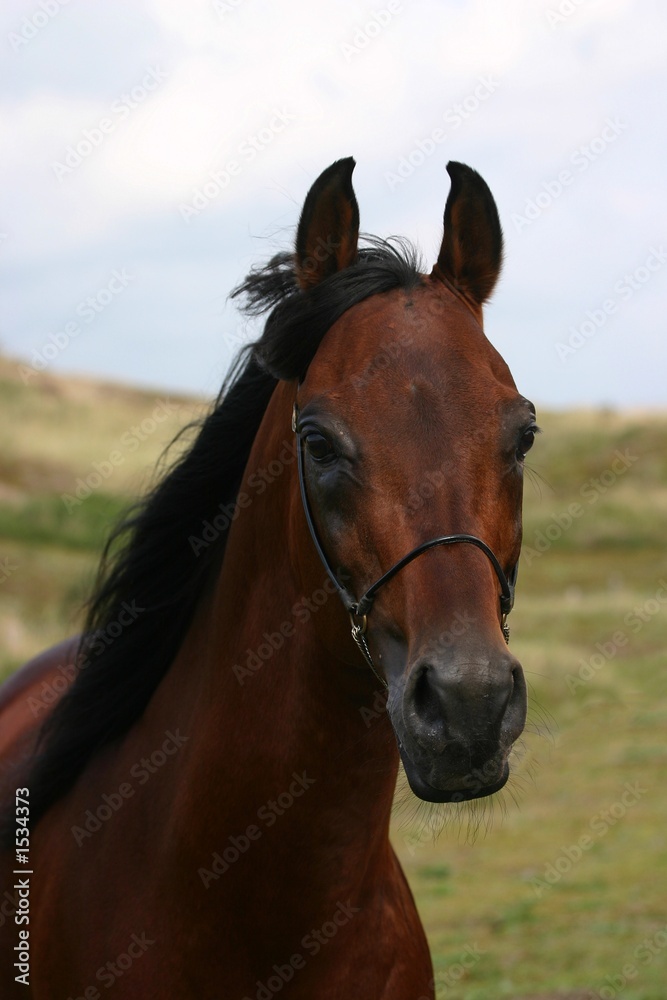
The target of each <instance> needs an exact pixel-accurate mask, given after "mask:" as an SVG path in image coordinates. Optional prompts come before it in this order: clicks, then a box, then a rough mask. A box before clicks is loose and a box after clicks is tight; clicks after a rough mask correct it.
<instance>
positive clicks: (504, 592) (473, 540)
mask: <svg viewBox="0 0 667 1000" xmlns="http://www.w3.org/2000/svg"><path fill="white" fill-rule="evenodd" d="M298 414H299V410H298V407H297V405H296V403H295V404H294V409H293V410H292V430H293V431H294V432H295V433H296V432H297V419H298ZM296 455H297V466H298V470H299V486H300V487H301V500H302V502H303V510H304V513H305V515H306V523H307V524H308V529H309V531H310V534H311V537H312V539H313V544H314V545H315V549H316V551H317V554H318V555H319V557H320V559H321V561H322V565H323V566H324V568H325V570H326V571H327V573H328V575H329V578H330V579H331V582H332V583H333V585H334V587H335V588H336V592H337V593H338V596H339V597H340V599H341V601H342V602H343V605H344V606H345V609H346V610H347V612H348V613H349V615H350V622H351V624H352V638H353V639H354V641H355V642H356V644H357V646H358V647H359V649H360V650H361V652H362V654H363V656H364V659H365V660H366V662H367V663H368V665H369V667H370V668H371V670H372V671H373V673H374V674H375V676H376V677H377V678H378V680H380V681H382V683H383V684H384V685H385V687H386V686H387V684H386V681H385V680H384V678H383V677H381V676H380V675H379V674H378V672H377V670H376V669H375V665H374V663H373V659H372V657H371V653H370V649H369V648H368V643H367V642H366V627H367V624H368V614H369V612H370V610H371V608H372V607H373V601H374V600H375V597H376V595H377V592H378V590H380V588H381V587H384V585H385V583H389V581H390V580H391V579H392V578H393V577H395V576H396V574H397V573H398V572H400V570H402V569H403V567H404V566H407V565H408V563H410V562H412V560H413V559H416V558H417V556H420V555H421V554H422V553H423V552H427V551H428V549H432V548H434V547H435V546H436V545H455V544H457V543H459V542H466V543H467V544H469V545H475V546H477V548H478V549H481V550H482V552H483V553H484V555H485V556H486V557H487V558H488V559H489V561H490V563H491V565H492V566H493V568H494V570H495V571H496V576H497V577H498V580H499V581H500V589H501V594H500V614H501V628H502V632H503V635H504V637H505V642H507V643H509V641H510V628H509V625H508V624H507V616H508V615H509V613H510V611H511V610H512V607H513V605H514V590H515V587H516V578H517V573H518V569H519V564H518V563H516V565H515V566H514V567H513V568H512V570H511V572H510V574H509V576H506V575H505V572H504V570H503V568H502V566H501V565H500V563H499V562H498V559H497V558H496V556H495V554H494V553H493V551H492V550H491V549H490V548H489V546H488V545H487V544H486V542H483V541H482V539H481V538H477V536H476V535H440V536H439V537H438V538H431V539H430V541H428V542H422V543H421V545H417V546H416V547H415V548H414V549H412V551H411V552H408V554H407V555H406V556H403V558H402V559H399V560H398V562H397V563H394V565H393V566H392V567H391V569H388V570H387V572H386V573H383V575H382V576H381V577H380V578H379V579H378V580H376V581H375V583H374V584H372V585H371V586H370V587H369V588H368V590H367V591H366V593H365V594H363V596H362V597H360V598H359V600H358V601H357V600H355V598H354V596H353V594H351V593H350V591H349V590H348V589H347V587H345V586H344V585H343V584H342V583H340V582H339V580H338V579H337V577H336V574H335V573H334V571H333V569H332V568H331V564H330V563H329V560H328V559H327V557H326V555H325V552H324V549H323V548H322V543H321V542H320V539H319V537H318V534H317V529H316V527H315V522H314V521H313V515H312V512H311V509H310V503H309V501H308V492H307V490H306V477H305V471H304V464H303V440H302V439H301V437H300V436H299V435H298V434H297V449H296Z"/></svg>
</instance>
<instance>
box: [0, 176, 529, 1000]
mask: <svg viewBox="0 0 667 1000" xmlns="http://www.w3.org/2000/svg"><path fill="white" fill-rule="evenodd" d="M354 166H355V161H354V159H353V158H351V157H349V158H346V159H341V160H337V161H336V162H335V163H333V164H332V165H331V166H330V167H328V168H327V169H326V170H325V171H324V172H323V173H322V174H321V175H320V177H319V178H318V179H317V180H316V181H315V182H314V184H313V185H312V187H311V188H310V190H309V192H308V194H307V197H306V199H305V202H304V204H303V208H302V211H301V214H300V217H299V220H298V225H297V228H296V241H295V246H294V249H293V250H291V251H289V252H282V253H278V254H276V255H275V256H274V257H273V258H272V259H271V260H270V261H269V262H268V264H265V265H263V266H259V265H258V266H256V267H255V268H253V270H251V272H250V274H249V275H248V276H247V278H246V279H245V280H244V282H243V283H242V284H241V285H240V286H239V287H238V288H236V289H235V290H234V291H233V293H232V295H233V296H234V297H235V298H238V299H239V300H240V301H241V302H242V303H243V304H244V308H245V309H246V311H247V312H248V314H249V315H261V314H263V313H268V317H267V319H266V322H265V326H264V329H263V332H262V334H261V336H259V338H258V339H257V340H256V341H255V342H254V343H252V344H251V345H249V346H248V347H246V348H245V350H243V351H242V352H241V353H240V355H239V357H238V359H237V362H236V364H235V366H234V367H233V369H232V371H231V373H230V375H229V376H228V378H227V381H226V383H225V385H224V386H223V389H222V390H221V393H220V395H219V397H218V399H217V400H216V401H215V403H214V404H213V405H212V407H211V409H210V411H209V413H208V415H207V416H206V417H204V418H203V419H202V421H201V422H200V425H199V426H198V428H197V429H196V432H195V433H194V434H193V440H191V441H190V443H189V444H188V445H187V446H184V448H183V449H182V452H181V453H180V455H179V457H178V458H177V459H176V461H175V462H174V464H173V465H172V467H171V468H170V469H169V470H168V471H167V473H166V474H165V475H164V476H163V478H162V479H161V480H160V481H159V482H158V483H157V485H156V486H155V487H154V489H153V490H152V492H151V493H150V494H149V495H148V496H147V497H146V498H145V499H144V500H143V501H141V502H140V504H139V506H138V507H135V508H133V509H132V510H131V511H130V513H129V514H128V516H127V517H126V518H125V520H124V521H123V523H122V524H121V525H120V526H119V527H118V528H117V530H116V531H115V532H114V533H113V534H112V537H111V539H110V541H109V544H108V546H107V549H106V550H105V553H104V557H103V560H102V568H101V575H100V578H99V581H98V583H97V585H96V589H95V592H94V594H93V597H92V599H91V604H90V607H89V611H88V617H87V619H86V622H85V625H84V627H83V631H82V634H81V636H78V637H73V638H71V639H69V640H67V641H65V642H64V643H62V644H61V645H59V646H57V647H55V648H54V649H52V650H49V651H47V652H45V653H43V654H42V655H41V656H38V657H37V658H36V659H34V660H33V661H32V662H30V663H29V664H27V665H26V666H25V667H23V668H22V669H21V670H20V671H18V672H17V673H16V674H15V675H14V676H13V677H12V678H11V679H10V680H9V681H8V682H7V683H6V684H5V686H4V688H3V689H2V692H1V693H0V713H1V715H0V717H1V719H2V725H1V727H0V732H1V733H2V737H1V738H0V751H1V755H2V756H1V759H2V769H1V771H0V793H1V795H2V802H3V809H4V813H3V815H4V816H5V821H4V824H3V829H4V835H3V855H2V856H3V863H2V864H3V868H2V870H3V882H4V891H3V894H2V902H1V904H0V923H1V926H0V935H1V942H2V952H1V953H2V962H3V972H2V976H3V983H4V986H3V990H4V992H3V996H5V997H9V998H12V997H31V998H34V1000H56V998H58V1000H64V998H66V997H68V998H71V1000H75V998H85V1000H91V998H93V1000H94V998H98V997H103V996H106V995H107V994H106V992H105V991H106V990H107V989H111V988H113V989H115V993H114V994H113V995H116V996H122V997H123V998H125V1000H135V998H141V1000H146V998H159V1000H194V998H197V1000H221V998H225V1000H227V998H232V1000H236V998H238V1000H266V998H269V997H273V996H275V995H278V994H279V993H281V991H282V992H283V993H284V995H286V996H289V997H290V998H292V1000H303V998H308V1000H312V998H313V997H318V998H325V1000H341V998H346V1000H347V998H349V997H350V996H356V997H364V998H369V1000H370V998H373V1000H428V998H433V996H434V981H433V967H432V962H431V958H430V954H429V948H428V945H427V940H426V936H425V932H424V929H423V927H422V924H421V922H420V919H419V916H418V913H417V910H416V906H415V903H414V900H413V896H412V894H411V891H410V888H409V886H408V884H407V881H406V878H405V876H404V874H403V871H402V869H401V867H400V865H399V862H398V860H397V857H396V855H395V853H394V851H393V849H392V846H391V844H390V840H389V824H390V817H391V812H392V800H393V795H394V789H395V785H396V780H397V773H398V770H399V762H400V761H402V765H403V768H404V771H405V775H406V776H407V781H408V783H409V785H410V787H411V788H412V791H413V792H414V793H415V795H416V796H417V797H418V798H419V799H421V800H424V801H426V802H430V803H463V802H466V801H470V800H475V799H478V798H483V797H485V796H489V795H493V794H494V793H496V792H498V791H499V789H501V788H502V787H503V785H504V784H505V783H506V781H507V780H508V776H509V772H510V763H511V761H510V758H511V752H512V748H513V746H514V744H515V742H516V741H517V739H518V738H519V736H520V734H521V732H522V730H523V727H524V723H525V716H526V685H525V681H524V677H523V673H522V668H521V665H520V664H519V662H518V660H517V659H516V658H515V656H514V655H513V654H512V652H511V649H510V647H509V645H508V640H509V632H508V625H507V615H508V614H509V611H510V610H511V607H512V603H513V599H514V586H515V582H516V567H517V565H518V560H519V552H520V548H521V504H522V492H523V470H524V459H525V456H526V453H527V451H528V449H529V448H530V447H531V445H532V443H533V440H534V437H535V433H536V431H537V426H536V423H535V419H536V418H535V409H534V407H533V405H532V404H531V403H530V402H529V401H528V400H527V399H526V398H524V397H523V396H522V395H521V394H520V393H519V392H518V390H517V388H516V386H515V383H514V381H513V378H512V376H511V374H510V371H509V369H508V367H507V365H506V363H505V361H504V360H503V359H502V358H501V356H500V355H499V354H498V352H497V351H496V350H495V349H494V348H493V347H492V345H491V343H490V342H489V341H488V340H487V338H486V335H485V333H484V330H483V317H482V307H483V305H484V303H485V302H486V301H487V300H488V298H489V296H490V294H491V292H492V290H493V288H494V285H495V283H496V280H497V278H498V275H499V272H500V268H501V262H502V231H501V226H500V221H499V217H498V211H497V208H496V205H495V202H494V199H493V196H492V194H491V192H490V190H489V188H488V186H487V184H486V182H485V181H484V180H483V179H482V177H481V176H480V175H479V174H478V173H477V172H476V171H474V170H473V169H471V168H470V167H468V166H466V165H464V164H461V163H456V162H450V163H449V164H448V166H447V171H448V173H449V177H450V190H449V194H448V197H447V200H446V206H445V212H444V235H443V238H442V244H441V247H440V251H439V255H438V258H437V262H436V263H435V265H434V266H433V268H432V270H431V271H430V273H426V271H425V270H424V269H423V265H421V264H420V261H419V257H418V255H417V253H416V251H415V250H414V248H413V247H412V246H411V245H410V244H409V243H408V242H407V241H405V240H402V239H398V238H392V239H380V238H374V237H360V235H359V209H358V205H357V200H356V196H355V193H354V189H353V186H352V172H353V169H354ZM63 687H66V690H65V691H61V689H62V688H63ZM46 689H48V690H51V691H57V692H58V696H57V698H55V699H54V700H55V704H54V705H53V706H51V707H49V708H48V710H47V709H46V707H45V706H44V702H43V700H41V701H40V692H43V691H44V690H46ZM35 706H38V708H36V707H35ZM39 706H41V707H39ZM433 808H439V807H437V806H434V807H433ZM442 808H445V807H442ZM453 808H456V807H453Z"/></svg>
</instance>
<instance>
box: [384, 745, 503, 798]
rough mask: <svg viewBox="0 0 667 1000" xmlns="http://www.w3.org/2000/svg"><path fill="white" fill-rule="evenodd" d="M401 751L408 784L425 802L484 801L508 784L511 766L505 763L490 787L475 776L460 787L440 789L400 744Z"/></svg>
mask: <svg viewBox="0 0 667 1000" xmlns="http://www.w3.org/2000/svg"><path fill="white" fill-rule="evenodd" d="M399 750H400V753H401V760H402V761H403V767H404V769H405V774H406V777H407V779H408V784H409V785H410V788H411V789H412V791H413V792H414V794H415V795H416V796H417V797H418V798H420V799H423V800H424V801H425V802H470V801H471V800H472V799H483V798H485V797H486V796H488V795H494V794H495V793H496V792H499V791H500V789H501V788H503V787H504V786H505V785H506V784H507V780H508V778H509V776H510V768H509V764H508V763H507V761H505V762H504V763H503V765H502V769H501V773H500V777H499V778H498V779H497V780H496V781H494V782H492V783H490V784H488V785H482V784H480V782H479V779H478V778H477V776H475V775H466V776H464V777H463V779H462V780H461V783H460V785H459V787H450V788H439V787H438V786H437V785H432V784H431V783H430V782H428V781H427V780H426V779H425V778H424V776H423V775H422V774H420V772H419V770H418V769H417V767H416V766H415V765H414V763H413V762H412V761H411V760H410V758H409V757H408V755H407V753H406V752H405V750H404V749H403V747H402V746H401V745H400V744H399ZM449 784H451V785H455V784H456V783H455V782H449Z"/></svg>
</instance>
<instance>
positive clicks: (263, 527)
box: [166, 384, 397, 892]
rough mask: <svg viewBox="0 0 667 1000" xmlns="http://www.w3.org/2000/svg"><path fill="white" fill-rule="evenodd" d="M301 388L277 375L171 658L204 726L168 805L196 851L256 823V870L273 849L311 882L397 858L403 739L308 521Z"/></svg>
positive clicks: (195, 723)
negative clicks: (220, 556) (296, 392)
mask: <svg viewBox="0 0 667 1000" xmlns="http://www.w3.org/2000/svg"><path fill="white" fill-rule="evenodd" d="M292 402H293V388H292V387H290V386H289V385H283V384H281V385H280V386H279V387H278V388H277V390H276V392H275V393H274V396H273V398H272V400H271V402H270V404H269V407H268V409H267V413H266V416H265V418H264V421H263V423H262V426H261V427H260V430H259V432H258V435H257V439H256V441H255V444H254V446H253V449H252V451H251V455H250V458H249V461H248V465H247V470H246V474H245V478H244V482H243V484H242V486H241V489H240V492H239V496H238V506H237V510H238V515H237V516H236V517H235V519H234V521H233V524H232V528H231V531H230V535H229V539H228V543H227V548H226V553H225V558H224V562H223V567H222V570H221V573H220V576H219V579H218V582H217V586H216V588H215V591H214V593H213V594H212V596H211V597H210V599H209V600H208V602H207V604H206V606H204V607H202V608H201V609H200V613H199V615H198V617H197V620H196V621H195V622H194V624H193V628H192V630H191V632H190V635H189V637H188V640H187V641H186V643H185V645H184V647H183V649H182V651H181V653H180V655H179V657H178V660H177V662H176V664H175V665H174V669H173V670H172V671H171V672H170V674H171V677H170V678H169V680H170V682H171V683H170V685H169V687H170V688H171V692H169V691H167V696H166V700H167V701H171V702H172V704H171V708H172V710H173V708H174V705H179V706H180V711H181V716H180V717H181V718H182V720H183V728H184V731H185V732H186V733H192V734H196V737H195V738H194V739H191V740H190V742H189V746H188V752H187V754H184V755H183V765H182V766H183V767H184V768H185V769H186V770H187V772H188V773H187V774H185V775H183V777H182V780H181V779H179V782H178V788H179V789H180V793H179V794H180V796H181V799H182V803H181V804H182V809H180V810H179V809H178V808H177V809H175V810H174V811H173V814H174V815H181V814H182V815H183V817H184V818H185V821H184V823H183V827H182V829H181V830H180V831H176V833H177V837H178V836H180V837H181V838H185V839H187V841H188V843H189V845H190V848H191V849H192V851H193V852H194V851H195V850H196V852H197V856H198V857H199V861H200V863H204V862H206V861H209V860H210V858H211V855H212V854H213V853H214V852H216V851H218V852H220V850H221V849H222V847H224V846H225V845H226V844H227V842H228V838H229V836H230V835H236V836H238V835H242V836H245V832H244V831H246V830H247V829H248V827H251V826H252V827H255V828H257V829H259V831H260V834H261V835H262V841H259V843H258V846H257V849H255V850H254V851H253V852H252V853H253V860H254V866H253V873H254V874H255V876H256V877H257V878H258V879H261V878H267V877H268V876H267V873H266V872H262V863H261V862H262V858H264V859H265V860H266V863H267V864H271V865H272V870H271V872H270V879H271V880H273V881H275V879H276V868H275V858H276V857H278V856H281V857H282V858H283V860H284V862H285V876H286V878H290V877H293V875H294V872H293V871H292V872H291V873H290V872H289V870H288V869H289V866H290V862H293V863H294V864H296V863H297V861H298V865H299V871H300V872H301V873H304V870H310V875H309V877H310V878H311V882H314V883H317V882H318V881H320V880H321V879H322V875H321V873H322V872H329V873H330V872H331V865H332V864H335V865H337V866H339V868H340V866H341V865H344V866H345V868H346V871H348V873H349V877H350V879H351V880H352V881H353V882H354V880H355V879H357V880H358V879H361V878H362V877H365V875H364V873H366V875H367V874H368V872H369V871H370V870H371V869H372V868H373V859H374V858H375V859H376V860H378V863H386V855H387V852H388V825H389V816H390V810H391V801H392V795H393V789H394V784H395V779H396V770H397V751H396V744H395V739H394V737H393V734H392V731H391V728H390V725H389V722H388V717H387V715H386V712H385V711H384V705H383V698H382V696H381V695H380V693H379V691H378V688H379V685H378V684H377V681H376V680H375V679H374V678H373V675H372V674H371V672H370V671H369V670H368V669H367V668H365V667H364V665H363V663H362V662H358V660H357V659H356V658H355V650H354V649H353V648H352V642H351V639H350V635H349V627H348V626H347V616H346V615H345V613H344V611H343V608H342V605H341V604H340V602H339V599H338V597H337V595H335V594H332V593H331V590H332V589H333V588H332V587H331V586H330V585H328V584H327V577H326V573H325V570H324V568H323V567H322V566H321V564H320V563H319V561H318V560H317V557H316V555H315V554H314V550H313V548H312V542H311V540H310V537H309V536H308V535H307V528H306V526H305V521H304V518H303V511H302V510H301V506H300V496H299V487H298V480H297V470H296V460H295V448H294V441H293V435H292V434H291V432H290V429H289V428H290V417H291V407H292ZM305 580H307V581H308V582H304V581H305ZM313 584H315V586H312V585H313ZM337 646H338V647H339V648H340V649H341V650H346V651H347V652H346V658H347V659H348V660H349V662H348V663H347V664H346V663H344V662H342V660H341V659H340V658H339V656H338V655H337V653H336V647H337ZM186 691H189V694H188V693H185V692H186ZM262 842H263V846H264V847H266V851H264V850H260V849H259V844H261V843H262ZM270 845H272V848H271V849H269V847H270ZM290 845H291V846H290ZM193 858H194V853H193ZM202 859H203V862H202ZM327 884H328V885H329V886H330V885H331V879H330V878H329V879H328V883H327V881H324V882H323V883H322V887H323V891H324V887H325V886H326V885H327ZM337 891H338V892H341V891H342V889H340V888H339V889H338V890H337Z"/></svg>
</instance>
